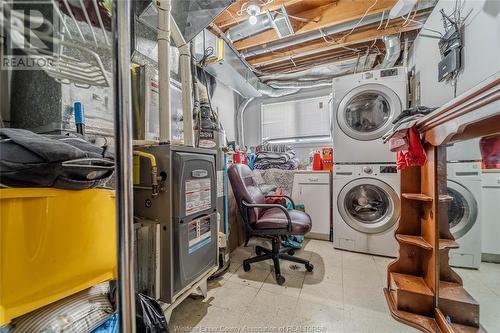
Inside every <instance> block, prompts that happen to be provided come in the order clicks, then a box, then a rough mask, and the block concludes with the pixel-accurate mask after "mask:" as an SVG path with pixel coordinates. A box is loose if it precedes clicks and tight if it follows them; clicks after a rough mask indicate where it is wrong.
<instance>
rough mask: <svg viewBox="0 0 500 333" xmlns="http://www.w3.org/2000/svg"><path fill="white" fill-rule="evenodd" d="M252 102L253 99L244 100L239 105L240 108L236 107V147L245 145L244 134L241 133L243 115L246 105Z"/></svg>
mask: <svg viewBox="0 0 500 333" xmlns="http://www.w3.org/2000/svg"><path fill="white" fill-rule="evenodd" d="M253 100H254V97H250V98H248V99H246V100H244V101H243V102H242V103H241V104H240V106H239V107H238V111H237V112H236V122H237V123H236V129H237V130H238V133H237V138H238V145H239V146H240V147H243V146H244V145H245V139H244V132H243V115H244V113H245V110H246V108H247V106H248V104H250V102H252V101H253Z"/></svg>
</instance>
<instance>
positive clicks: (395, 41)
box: [379, 35, 401, 68]
mask: <svg viewBox="0 0 500 333" xmlns="http://www.w3.org/2000/svg"><path fill="white" fill-rule="evenodd" d="M382 40H383V41H384V44H385V57H384V60H383V61H382V63H381V64H380V67H379V68H389V67H394V65H395V64H396V61H398V59H399V56H400V55H401V41H400V39H399V35H392V36H384V37H383V38H382Z"/></svg>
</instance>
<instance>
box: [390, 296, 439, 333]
mask: <svg viewBox="0 0 500 333" xmlns="http://www.w3.org/2000/svg"><path fill="white" fill-rule="evenodd" d="M384 294H385V298H386V300H387V305H388V306H389V311H390V312H391V315H392V317H393V318H394V319H396V320H397V321H400V322H402V323H403V324H406V325H409V326H412V327H414V328H416V329H418V330H420V331H422V332H427V333H436V332H440V330H439V327H438V325H437V323H436V321H435V320H434V318H431V317H427V316H422V315H418V314H415V313H411V312H407V311H401V310H398V309H397V307H396V304H395V303H394V299H393V297H392V295H391V292H390V291H389V290H388V289H387V288H384Z"/></svg>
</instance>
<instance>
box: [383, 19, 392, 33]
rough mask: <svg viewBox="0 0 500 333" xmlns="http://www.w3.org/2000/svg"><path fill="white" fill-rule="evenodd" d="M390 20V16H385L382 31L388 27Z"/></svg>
mask: <svg viewBox="0 0 500 333" xmlns="http://www.w3.org/2000/svg"><path fill="white" fill-rule="evenodd" d="M390 20H391V17H390V16H387V22H385V27H384V30H385V29H387V26H388V25H389V21H390Z"/></svg>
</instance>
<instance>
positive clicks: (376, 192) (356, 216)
mask: <svg viewBox="0 0 500 333" xmlns="http://www.w3.org/2000/svg"><path fill="white" fill-rule="evenodd" d="M338 200H339V203H338V204H339V211H340V213H341V215H342V217H343V219H344V221H345V222H346V223H347V224H348V225H349V226H351V227H352V228H354V229H356V230H358V231H361V232H364V233H379V232H382V231H385V230H387V229H389V228H390V227H391V226H392V225H394V223H395V222H396V221H397V219H398V218H399V198H398V195H397V194H396V192H395V191H394V190H393V189H392V187H390V186H389V185H387V184H386V183H384V182H382V181H379V180H377V179H370V178H365V179H357V180H355V181H353V182H351V183H350V184H348V185H346V187H344V188H343V189H342V191H341V192H340V194H339V198H338Z"/></svg>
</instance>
